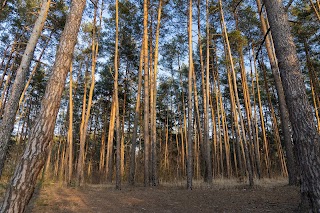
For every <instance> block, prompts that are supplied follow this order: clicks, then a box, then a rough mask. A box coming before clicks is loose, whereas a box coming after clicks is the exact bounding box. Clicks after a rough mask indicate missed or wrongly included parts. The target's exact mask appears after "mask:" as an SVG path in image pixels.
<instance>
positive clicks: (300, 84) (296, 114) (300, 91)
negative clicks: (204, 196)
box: [264, 0, 320, 212]
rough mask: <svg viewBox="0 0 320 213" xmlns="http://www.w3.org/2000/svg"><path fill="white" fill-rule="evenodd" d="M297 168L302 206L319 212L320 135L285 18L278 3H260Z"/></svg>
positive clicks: (278, 0)
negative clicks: (264, 13) (288, 120)
mask: <svg viewBox="0 0 320 213" xmlns="http://www.w3.org/2000/svg"><path fill="white" fill-rule="evenodd" d="M264 3H265V6H266V9H267V14H268V20H269V23H270V27H271V32H272V37H273V41H274V45H275V51H276V56H277V59H278V64H279V70H280V74H281V79H282V83H283V89H284V92H285V96H286V103H287V106H288V110H289V118H290V121H291V124H292V130H293V139H294V141H295V142H296V148H297V152H298V158H299V159H298V162H299V163H300V168H301V195H302V202H303V203H302V204H303V206H305V205H308V207H307V208H309V210H311V211H313V212H319V211H320V149H319V142H320V135H319V133H318V132H317V129H316V125H315V122H314V119H313V113H312V109H311V106H310V103H309V102H308V97H307V94H306V89H305V85H304V80H303V76H302V73H301V71H300V65H299V61H298V57H297V52H296V48H295V44H294V42H293V38H292V35H291V33H290V26H289V23H288V17H287V14H286V13H285V12H284V8H283V5H282V1H281V0H274V1H267V0H264Z"/></svg>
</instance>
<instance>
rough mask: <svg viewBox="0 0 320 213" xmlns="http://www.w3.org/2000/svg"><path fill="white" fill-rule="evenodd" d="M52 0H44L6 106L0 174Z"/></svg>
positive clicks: (2, 131)
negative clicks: (21, 97) (30, 67)
mask: <svg viewBox="0 0 320 213" xmlns="http://www.w3.org/2000/svg"><path fill="white" fill-rule="evenodd" d="M50 3H51V0H43V1H42V6H41V10H40V13H39V16H38V18H37V20H36V22H35V25H34V28H33V30H32V33H31V36H30V38H29V41H28V44H27V47H26V49H25V51H24V53H23V56H22V59H21V63H20V66H19V68H18V70H17V74H16V78H15V80H14V83H13V86H12V91H11V93H10V97H9V100H8V103H7V104H6V106H5V109H4V114H3V118H2V122H1V125H0V138H1V143H0V176H1V174H2V171H3V166H4V162H5V160H6V154H7V150H8V143H9V140H10V137H11V133H12V131H13V127H14V122H15V117H16V113H17V110H18V107H19V100H20V96H21V94H22V92H23V89H24V87H25V81H26V77H27V73H28V70H29V66H30V63H31V60H32V58H33V53H34V50H35V47H36V45H37V42H38V39H39V37H40V35H41V32H42V29H43V27H44V23H45V21H46V19H47V15H48V11H49V7H50Z"/></svg>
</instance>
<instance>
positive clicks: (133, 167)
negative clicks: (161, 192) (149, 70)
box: [128, 44, 143, 185]
mask: <svg viewBox="0 0 320 213" xmlns="http://www.w3.org/2000/svg"><path fill="white" fill-rule="evenodd" d="M142 66H143V44H142V48H141V51H140V63H139V74H138V75H139V77H138V92H137V102H136V109H135V115H134V124H133V133H132V139H131V158H130V169H129V179H128V182H129V184H131V185H134V183H135V170H136V147H137V131H138V124H139V117H140V99H141V88H142Z"/></svg>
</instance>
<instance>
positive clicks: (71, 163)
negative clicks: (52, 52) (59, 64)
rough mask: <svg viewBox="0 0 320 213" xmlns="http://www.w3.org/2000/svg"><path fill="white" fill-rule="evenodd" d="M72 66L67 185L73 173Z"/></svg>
mask: <svg viewBox="0 0 320 213" xmlns="http://www.w3.org/2000/svg"><path fill="white" fill-rule="evenodd" d="M72 81H73V78H72V65H71V66H70V83H69V128H68V153H69V154H68V159H69V161H68V176H67V183H68V184H70V183H71V178H72V172H73V97H72V96H73V95H72V85H73V84H72V83H73V82H72Z"/></svg>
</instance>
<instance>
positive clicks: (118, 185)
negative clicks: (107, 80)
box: [114, 0, 121, 190]
mask: <svg viewBox="0 0 320 213" xmlns="http://www.w3.org/2000/svg"><path fill="white" fill-rule="evenodd" d="M118 2H119V1H118V0H116V36H115V53H114V102H115V116H116V117H115V118H116V189H118V190H121V168H120V167H121V156H120V151H121V150H120V149H121V132H120V116H119V97H118V81H119V77H118V76H119V68H118V66H119V61H118V60H119V59H118V57H119V56H118V45H119V44H118V43H119V6H118V5H119V4H118Z"/></svg>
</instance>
